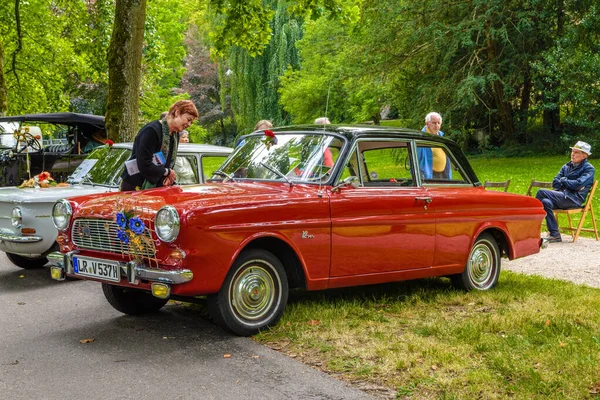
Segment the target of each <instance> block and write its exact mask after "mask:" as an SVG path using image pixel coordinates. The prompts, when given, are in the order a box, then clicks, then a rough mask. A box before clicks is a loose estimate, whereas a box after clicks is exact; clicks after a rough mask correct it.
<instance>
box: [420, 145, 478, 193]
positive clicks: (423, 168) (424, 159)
mask: <svg viewBox="0 0 600 400" xmlns="http://www.w3.org/2000/svg"><path fill="white" fill-rule="evenodd" d="M417 159H418V160H419V173H420V174H421V180H422V181H423V183H429V184H465V183H468V180H467V179H465V177H464V176H463V174H462V173H461V171H460V168H458V166H457V165H456V163H455V161H454V160H453V159H452V157H451V156H450V153H449V152H448V149H446V148H445V147H443V146H438V145H435V144H419V145H418V146H417Z"/></svg>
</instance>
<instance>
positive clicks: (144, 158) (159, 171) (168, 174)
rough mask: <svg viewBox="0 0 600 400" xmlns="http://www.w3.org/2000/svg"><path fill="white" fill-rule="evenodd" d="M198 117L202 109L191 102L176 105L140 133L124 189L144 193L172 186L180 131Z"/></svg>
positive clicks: (127, 167)
mask: <svg viewBox="0 0 600 400" xmlns="http://www.w3.org/2000/svg"><path fill="white" fill-rule="evenodd" d="M196 118H198V110H196V106H194V103H193V102H192V101H191V100H180V101H178V102H176V103H175V104H173V105H172V106H171V108H170V109H169V112H168V114H167V115H166V116H165V117H164V118H161V119H160V120H157V121H152V122H150V123H148V124H146V125H144V127H142V129H140V131H139V132H138V134H137V136H136V137H135V141H134V142H133V149H132V152H131V157H130V158H129V160H128V161H126V162H125V167H126V168H125V170H124V171H123V174H122V175H121V177H122V178H123V180H122V181H121V190H123V191H130V190H142V189H148V188H153V187H160V186H171V185H172V184H173V183H175V179H176V178H177V174H176V173H175V171H174V169H173V166H174V165H175V160H176V159H177V147H178V146H177V145H178V142H179V132H181V131H183V130H185V129H187V128H188V127H189V126H190V125H192V123H193V122H194V120H195V119H196Z"/></svg>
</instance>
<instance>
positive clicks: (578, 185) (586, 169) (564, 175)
mask: <svg viewBox="0 0 600 400" xmlns="http://www.w3.org/2000/svg"><path fill="white" fill-rule="evenodd" d="M590 154H592V146H590V145H589V144H587V143H586V142H582V141H579V142H577V143H576V144H575V146H573V147H571V161H569V162H568V163H566V164H565V165H563V166H562V168H561V169H560V172H559V173H558V175H556V176H555V177H554V179H553V180H552V188H553V189H554V190H546V189H540V190H539V191H538V192H537V194H536V196H535V197H536V198H537V199H538V200H540V201H541V202H542V204H543V205H544V210H545V211H546V226H547V227H548V231H549V232H550V235H549V236H548V241H549V242H562V238H561V236H560V232H559V231H558V223H557V222H556V217H555V216H554V212H553V211H552V210H555V209H561V210H568V209H569V208H579V207H581V206H582V205H583V203H585V199H586V198H587V194H588V192H589V191H590V188H591V187H592V184H593V183H594V173H595V172H596V170H595V168H594V166H593V165H592V164H590V163H589V161H588V160H587V158H588V156H589V155H590Z"/></svg>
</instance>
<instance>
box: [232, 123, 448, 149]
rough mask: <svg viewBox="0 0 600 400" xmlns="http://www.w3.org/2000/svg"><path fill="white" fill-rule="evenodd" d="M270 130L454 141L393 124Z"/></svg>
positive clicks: (315, 126)
mask: <svg viewBox="0 0 600 400" xmlns="http://www.w3.org/2000/svg"><path fill="white" fill-rule="evenodd" d="M271 131H273V132H274V133H293V132H305V133H307V132H313V133H314V132H316V133H319V132H320V133H335V134H338V135H342V136H344V137H346V138H347V139H349V140H352V139H353V138H357V137H361V136H370V135H373V136H378V135H381V134H384V135H389V136H390V137H392V136H393V137H404V138H410V139H424V140H428V141H434V142H442V143H445V144H450V146H454V145H455V143H454V142H453V141H452V140H449V139H446V138H444V137H443V136H438V135H432V134H430V133H427V132H423V131H419V130H416V129H410V128H399V127H394V126H380V125H333V124H326V125H292V126H285V127H280V128H272V129H271ZM262 132H263V130H259V131H255V132H252V133H249V134H248V135H244V136H251V135H255V134H261V133H262Z"/></svg>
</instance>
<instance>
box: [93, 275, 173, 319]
mask: <svg viewBox="0 0 600 400" xmlns="http://www.w3.org/2000/svg"><path fill="white" fill-rule="evenodd" d="M102 291H103V292H104V297H106V300H108V302H109V303H110V305H111V306H113V307H114V308H115V310H117V311H120V312H122V313H123V314H129V315H138V314H144V313H150V312H155V311H158V310H160V309H161V308H162V307H163V306H164V305H165V304H167V302H168V301H169V299H159V298H158V297H154V296H152V294H150V292H145V291H142V290H136V289H129V288H123V287H120V286H114V285H109V284H107V283H103V284H102Z"/></svg>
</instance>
